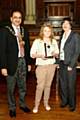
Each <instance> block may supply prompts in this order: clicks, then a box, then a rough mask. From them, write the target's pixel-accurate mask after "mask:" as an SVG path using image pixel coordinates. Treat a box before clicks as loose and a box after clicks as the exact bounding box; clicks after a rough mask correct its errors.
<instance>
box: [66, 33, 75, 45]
mask: <svg viewBox="0 0 80 120" xmlns="http://www.w3.org/2000/svg"><path fill="white" fill-rule="evenodd" d="M73 33H74V32H73V31H71V33H70V35H69V36H68V38H67V40H66V42H65V45H64V47H65V46H66V44H67V43H68V42H69V41H70V40H71V37H72V36H73Z"/></svg>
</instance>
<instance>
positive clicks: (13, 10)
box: [10, 8, 23, 17]
mask: <svg viewBox="0 0 80 120" xmlns="http://www.w3.org/2000/svg"><path fill="white" fill-rule="evenodd" d="M14 12H19V13H21V15H23V12H22V11H21V10H20V9H19V8H14V9H12V10H11V12H10V17H12V16H13V13H14Z"/></svg>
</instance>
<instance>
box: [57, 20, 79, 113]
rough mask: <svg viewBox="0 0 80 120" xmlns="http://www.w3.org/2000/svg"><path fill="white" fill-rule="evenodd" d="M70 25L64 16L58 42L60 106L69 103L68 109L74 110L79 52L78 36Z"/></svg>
mask: <svg viewBox="0 0 80 120" xmlns="http://www.w3.org/2000/svg"><path fill="white" fill-rule="evenodd" d="M71 27H72V25H71V20H70V18H65V19H64V20H63V23H62V29H63V34H62V36H61V40H60V43H59V48H60V57H59V59H60V64H59V67H60V69H59V70H60V97H61V105H60V106H61V107H65V106H66V105H69V110H70V111H74V110H75V108H76V63H77V59H78V56H79V53H80V36H79V35H78V34H77V33H76V32H73V31H72V29H71Z"/></svg>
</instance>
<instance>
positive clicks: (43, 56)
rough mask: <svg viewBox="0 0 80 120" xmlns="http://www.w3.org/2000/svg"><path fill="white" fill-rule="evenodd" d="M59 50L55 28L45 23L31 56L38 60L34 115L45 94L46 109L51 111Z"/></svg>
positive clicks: (32, 48) (34, 43) (33, 45)
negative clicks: (55, 37) (51, 97)
mask: <svg viewBox="0 0 80 120" xmlns="http://www.w3.org/2000/svg"><path fill="white" fill-rule="evenodd" d="M58 54H59V49H58V45H57V42H56V40H55V39H54V36H53V27H52V26H51V24H50V23H44V24H43V26H42V27H41V30H40V33H39V38H36V39H35V40H34V42H33V44H32V47H31V51H30V55H31V57H32V58H36V66H37V68H36V78H37V86H36V94H35V106H34V108H33V113H37V112H38V107H39V104H40V100H41V98H42V94H43V92H44V107H45V109H46V110H47V111H49V110H50V109H51V107H50V106H49V104H48V101H49V96H50V88H51V83H52V80H53V77H54V73H55V69H56V66H57V65H56V64H55V62H56V59H55V58H56V57H58Z"/></svg>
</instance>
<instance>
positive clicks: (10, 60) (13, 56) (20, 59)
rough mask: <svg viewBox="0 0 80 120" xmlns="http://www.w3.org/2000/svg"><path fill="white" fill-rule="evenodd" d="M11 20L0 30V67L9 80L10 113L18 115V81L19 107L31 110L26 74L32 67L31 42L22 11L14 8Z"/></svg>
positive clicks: (14, 115) (25, 110) (12, 115)
mask: <svg viewBox="0 0 80 120" xmlns="http://www.w3.org/2000/svg"><path fill="white" fill-rule="evenodd" d="M10 21H11V24H10V25H8V26H5V27H4V28H1V30H0V64H1V65H0V67H1V73H2V75H4V76H6V80H7V92H8V104H9V115H10V116H11V117H16V101H15V97H14V89H15V85H16V83H17V85H18V88H19V107H20V109H21V110H23V111H24V112H30V109H29V108H28V107H27V106H26V103H25V94H26V75H27V71H30V69H31V66H30V44H29V35H28V32H27V31H26V30H25V28H23V27H22V26H21V23H22V13H21V12H20V11H19V10H13V11H12V13H11V17H10Z"/></svg>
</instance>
